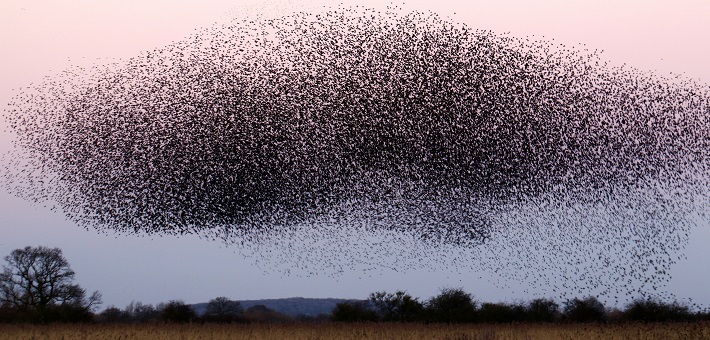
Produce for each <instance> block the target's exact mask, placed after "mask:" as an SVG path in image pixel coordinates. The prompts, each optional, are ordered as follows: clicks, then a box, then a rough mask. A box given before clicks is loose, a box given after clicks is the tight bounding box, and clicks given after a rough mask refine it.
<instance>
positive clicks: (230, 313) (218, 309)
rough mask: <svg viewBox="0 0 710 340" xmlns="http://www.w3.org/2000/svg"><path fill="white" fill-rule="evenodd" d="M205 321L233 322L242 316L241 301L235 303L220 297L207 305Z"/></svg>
mask: <svg viewBox="0 0 710 340" xmlns="http://www.w3.org/2000/svg"><path fill="white" fill-rule="evenodd" d="M204 316H205V319H206V320H209V321H219V322H233V321H237V320H239V318H240V317H241V316H242V306H241V304H240V303H239V301H233V300H230V299H228V298H226V297H223V296H220V297H217V298H214V299H212V300H210V302H209V303H208V304H207V311H206V312H205V315H204Z"/></svg>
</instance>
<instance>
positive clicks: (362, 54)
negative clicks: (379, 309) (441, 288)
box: [5, 7, 710, 297]
mask: <svg viewBox="0 0 710 340" xmlns="http://www.w3.org/2000/svg"><path fill="white" fill-rule="evenodd" d="M709 114H710V95H709V92H708V87H707V86H706V85H703V84H698V83H696V82H694V81H692V80H689V79H685V78H681V77H661V76H658V75H655V74H652V73H648V72H642V71H639V70H636V69H632V68H626V67H611V66H609V65H608V64H607V63H605V62H603V61H602V60H601V59H600V58H599V54H598V53H597V52H596V51H588V50H584V49H578V48H567V47H564V46H561V45H555V44H552V43H549V42H545V41H533V40H530V39H526V38H514V37H510V36H508V35H498V34H494V33H492V32H488V31H479V30H474V29H471V28H469V27H467V26H466V25H463V24H457V23H454V22H450V21H447V20H444V19H442V18H440V17H438V16H437V15H435V14H433V13H422V12H413V13H403V12H401V11H399V10H398V9H397V8H394V7H388V8H387V10H383V11H378V10H370V9H362V8H341V9H335V10H329V11H324V12H320V13H305V12H300V13H294V14H292V15H286V16H283V17H280V18H276V19H268V20H267V19H261V20H260V19H258V18H255V19H248V20H234V21H233V22H230V23H228V24H224V25H222V26H215V27H211V28H206V29H202V30H199V31H198V32H197V33H195V34H194V35H193V36H191V37H190V38H188V39H186V40H183V41H179V42H174V43H172V44H170V45H168V46H165V47H163V48H157V49H155V50H153V51H148V52H145V53H143V54H141V55H139V56H137V57H134V58H132V59H130V60H126V61H121V62H116V63H113V64H106V65H95V66H93V67H90V68H82V67H74V68H71V69H68V70H66V71H65V72H64V73H62V74H60V75H56V76H51V77H47V78H46V79H45V81H44V82H43V83H42V84H39V85H33V86H31V87H29V88H25V89H23V90H22V91H21V92H20V93H19V94H18V95H17V96H16V97H15V98H14V100H13V102H12V103H11V104H10V107H9V109H8V110H7V111H6V112H5V119H6V121H7V122H8V124H9V126H11V129H12V130H13V131H14V132H15V134H16V140H15V151H14V156H13V158H12V161H13V164H12V166H11V167H10V170H9V172H8V173H7V174H6V175H5V178H6V179H7V181H6V183H7V184H6V186H7V187H8V188H9V189H11V190H14V192H15V193H16V194H18V195H21V196H24V197H26V198H27V199H30V200H34V201H37V202H51V203H53V204H54V205H55V206H56V207H57V208H59V209H60V210H61V211H63V212H64V213H65V214H66V215H67V216H68V218H69V219H71V220H72V221H75V222H76V223H78V224H80V225H82V226H84V227H86V228H95V229H97V230H99V231H117V232H121V233H136V234H197V235H200V236H201V237H207V238H213V239H218V240H224V241H226V242H229V243H230V244H235V245H236V246H238V247H241V248H240V249H243V251H244V252H245V253H249V252H251V253H252V254H253V255H254V256H256V257H257V258H261V259H262V260H267V261H269V262H270V263H272V265H273V263H274V262H276V261H282V263H283V264H282V266H283V267H282V269H283V270H284V271H285V272H286V273H292V274H293V275H302V274H304V273H305V274H306V275H309V273H310V274H313V275H317V274H318V273H321V274H322V273H324V272H326V273H331V274H336V275H337V274H338V273H341V272H344V271H347V270H353V269H357V270H365V271H368V270H378V269H382V268H391V269H393V270H408V269H412V268H421V267H437V266H443V267H446V268H450V269H451V270H486V271H489V272H495V273H498V277H500V278H501V279H500V280H501V281H508V282H512V281H517V282H526V283H527V284H529V285H530V286H531V287H538V288H540V287H542V289H547V290H555V291H561V292H569V293H570V294H576V293H577V291H576V290H575V289H577V290H579V291H580V292H582V291H584V292H598V294H601V295H603V296H607V297H614V296H617V297H618V296H619V295H622V294H623V293H627V294H638V293H643V292H648V291H650V290H652V289H657V288H658V287H660V286H662V284H663V282H665V281H666V280H668V278H669V274H668V271H669V269H670V266H671V265H672V264H673V262H674V261H675V260H676V259H677V258H678V257H681V256H682V254H681V253H680V251H681V250H682V249H683V247H684V246H685V244H686V243H687V241H688V232H689V230H690V229H691V227H692V226H693V224H694V223H695V222H697V221H698V219H703V218H704V216H699V214H700V215H701V213H698V212H702V211H704V209H705V204H706V202H707V198H706V197H705V196H704V195H706V193H707V192H708V191H707V184H708V181H707V178H706V176H705V174H706V173H707V166H708V160H709V159H710V158H709V157H708V151H710V148H709V146H710V145H708V144H709V143H710V139H709V137H710V135H709V132H708V131H710V126H709V125H710V122H708V120H707V118H708V116H709Z"/></svg>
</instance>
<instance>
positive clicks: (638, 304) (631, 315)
mask: <svg viewBox="0 0 710 340" xmlns="http://www.w3.org/2000/svg"><path fill="white" fill-rule="evenodd" d="M624 316H625V318H626V319H627V320H632V321H643V322H659V321H660V322H668V321H688V320H690V319H692V317H693V315H692V314H691V313H690V309H689V308H688V307H686V306H681V305H680V304H678V303H677V302H673V303H664V302H661V301H658V300H655V299H636V300H634V301H632V302H631V303H629V304H628V305H627V306H626V310H625V311H624Z"/></svg>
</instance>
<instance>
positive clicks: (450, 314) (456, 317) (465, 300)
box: [427, 288, 476, 323]
mask: <svg viewBox="0 0 710 340" xmlns="http://www.w3.org/2000/svg"><path fill="white" fill-rule="evenodd" d="M427 310H428V311H429V320H430V321H432V322H444V323H464V322H474V321H475V320H476V303H475V302H474V301H473V297H471V294H469V293H466V292H464V291H463V290H462V289H460V288H457V289H453V288H444V289H442V290H441V293H439V295H437V296H435V297H433V298H431V299H430V300H429V302H428V304H427Z"/></svg>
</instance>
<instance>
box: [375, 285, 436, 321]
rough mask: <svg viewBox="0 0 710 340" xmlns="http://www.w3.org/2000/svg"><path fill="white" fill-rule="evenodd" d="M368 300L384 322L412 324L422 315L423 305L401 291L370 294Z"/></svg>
mask: <svg viewBox="0 0 710 340" xmlns="http://www.w3.org/2000/svg"><path fill="white" fill-rule="evenodd" d="M369 300H370V302H371V303H372V305H373V306H375V309H376V310H377V311H378V312H379V315H380V318H382V320H384V321H405V322H412V321H416V320H420V319H421V318H422V316H423V314H424V305H423V304H422V303H421V302H419V300H417V299H416V298H413V297H412V296H411V295H409V294H407V293H406V292H403V291H397V292H395V293H394V294H393V293H387V292H376V293H371V294H370V298H369Z"/></svg>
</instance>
